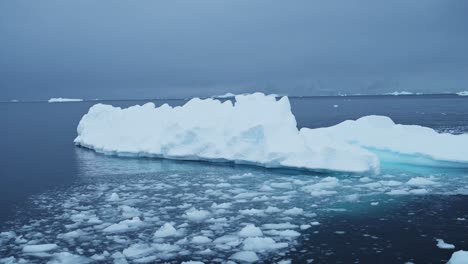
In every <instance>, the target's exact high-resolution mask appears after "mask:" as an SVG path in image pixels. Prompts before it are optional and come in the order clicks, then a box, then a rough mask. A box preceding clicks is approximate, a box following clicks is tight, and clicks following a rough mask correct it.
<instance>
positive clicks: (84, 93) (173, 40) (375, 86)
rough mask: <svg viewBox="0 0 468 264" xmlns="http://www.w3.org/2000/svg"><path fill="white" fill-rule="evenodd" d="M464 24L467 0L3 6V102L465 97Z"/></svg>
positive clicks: (55, 1) (83, 0) (21, 0)
mask: <svg viewBox="0 0 468 264" xmlns="http://www.w3.org/2000/svg"><path fill="white" fill-rule="evenodd" d="M467 14H468V1H465V0H425V1H408V0H396V1H379V0H362V1H353V0H350V1H337V0H327V1H325V0H324V1H313V0H308V1H274V0H272V1H255V0H245V1H243V0H232V1H223V0H213V1H177V0H171V1H150V0H139V1H130V0H128V1H121V0H116V1H110V0H95V1H87V0H76V1H67V0H41V1H33V0H30V1H26V0H2V1H0V89H1V90H2V92H1V95H0V100H11V99H20V100H41V99H48V98H50V97H58V96H62V97H78V98H109V99H117V98H154V97H189V96H206V95H213V94H223V93H225V92H249V91H250V92H251V91H265V92H272V93H273V92H274V93H282V94H291V95H326V94H338V93H347V94H352V93H364V94H378V93H384V92H390V91H396V90H398V91H401V90H407V91H413V92H425V93H429V92H456V91H461V90H468V26H467V25H468V15H467ZM4 91H6V92H4Z"/></svg>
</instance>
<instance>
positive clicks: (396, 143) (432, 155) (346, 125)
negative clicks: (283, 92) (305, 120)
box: [301, 115, 468, 163]
mask: <svg viewBox="0 0 468 264" xmlns="http://www.w3.org/2000/svg"><path fill="white" fill-rule="evenodd" d="M301 133H305V134H307V135H308V137H310V138H312V139H313V138H320V137H324V136H327V135H328V136H329V137H330V138H332V139H340V140H344V141H346V142H347V143H349V144H354V145H358V146H360V147H364V148H367V149H369V150H371V151H375V152H377V153H378V152H389V153H394V154H397V155H400V156H402V154H404V155H410V156H419V157H426V158H429V159H432V160H436V161H447V162H462V163H466V162H468V134H461V135H452V134H448V133H438V132H436V131H435V130H433V129H431V128H428V127H423V126H418V125H400V124H395V123H394V122H393V120H392V119H390V118H389V117H386V116H375V115H374V116H365V117H361V118H359V119H357V120H347V121H344V122H342V123H340V124H337V125H335V126H331V127H326V128H318V129H308V128H303V129H301ZM412 162H417V161H416V160H413V161H412Z"/></svg>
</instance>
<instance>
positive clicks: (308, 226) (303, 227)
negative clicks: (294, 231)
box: [300, 225, 312, 230]
mask: <svg viewBox="0 0 468 264" xmlns="http://www.w3.org/2000/svg"><path fill="white" fill-rule="evenodd" d="M311 227H312V226H311V225H301V226H300V228H301V230H307V229H309V228H311Z"/></svg>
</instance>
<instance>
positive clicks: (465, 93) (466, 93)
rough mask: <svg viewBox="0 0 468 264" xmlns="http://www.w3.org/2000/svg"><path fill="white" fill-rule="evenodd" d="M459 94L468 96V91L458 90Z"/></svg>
mask: <svg viewBox="0 0 468 264" xmlns="http://www.w3.org/2000/svg"><path fill="white" fill-rule="evenodd" d="M457 95H459V96H468V91H461V92H458V93H457Z"/></svg>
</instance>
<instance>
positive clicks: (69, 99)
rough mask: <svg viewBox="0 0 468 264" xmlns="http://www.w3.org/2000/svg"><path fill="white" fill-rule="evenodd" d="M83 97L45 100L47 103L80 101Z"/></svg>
mask: <svg viewBox="0 0 468 264" xmlns="http://www.w3.org/2000/svg"><path fill="white" fill-rule="evenodd" d="M82 101H83V99H73V98H62V97H58V98H50V99H49V100H48V101H47V102H49V103H66V102H82Z"/></svg>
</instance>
